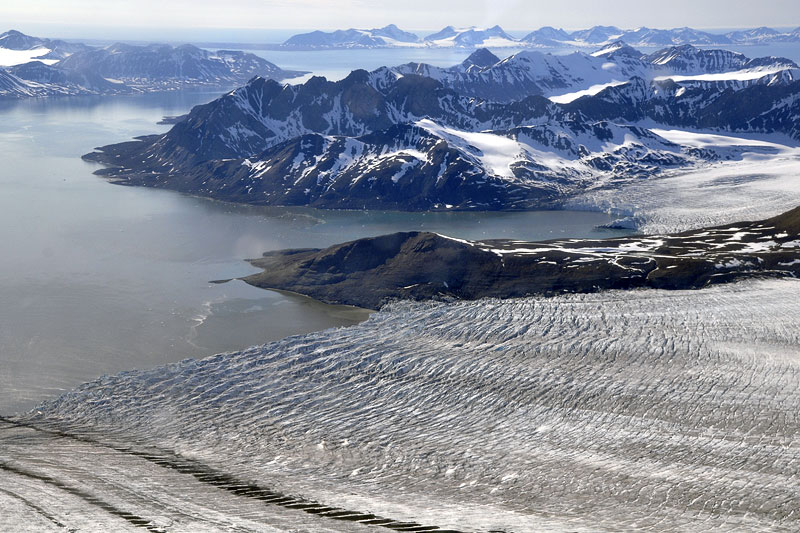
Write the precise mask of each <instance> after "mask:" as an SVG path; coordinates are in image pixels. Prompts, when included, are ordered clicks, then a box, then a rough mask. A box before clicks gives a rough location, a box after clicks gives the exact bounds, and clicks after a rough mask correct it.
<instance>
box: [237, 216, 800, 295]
mask: <svg viewBox="0 0 800 533" xmlns="http://www.w3.org/2000/svg"><path fill="white" fill-rule="evenodd" d="M251 263H252V264H253V265H254V266H256V267H259V268H263V269H264V272H262V273H260V274H254V275H252V276H249V277H247V278H244V280H245V281H247V282H248V283H250V284H253V285H255V286H258V287H263V288H273V289H282V290H290V291H294V292H298V293H301V294H305V295H308V296H311V297H313V298H316V299H318V300H321V301H324V302H329V303H340V304H351V305H357V306H361V307H366V308H371V309H377V308H379V307H380V306H381V305H382V304H383V303H385V302H387V301H389V300H392V299H414V300H424V299H430V298H440V297H455V298H462V299H468V300H472V299H477V298H484V297H499V298H510V297H519V296H528V295H534V294H557V293H564V292H594V291H597V290H605V289H630V288H636V287H651V288H663V289H696V288H700V287H705V286H708V285H711V284H716V283H724V282H729V281H733V280H738V279H742V278H746V277H797V276H798V275H800V208H796V209H794V210H792V211H789V212H787V213H784V214H783V215H779V216H777V217H774V218H771V219H768V220H763V221H758V222H744V223H739V224H730V225H726V226H720V227H715V228H707V229H703V230H697V231H688V232H684V233H679V234H674V235H651V236H632V237H622V238H615V239H606V240H582V239H569V240H560V241H548V242H542V243H529V242H518V241H505V240H497V241H484V242H479V241H475V242H473V241H464V240H460V239H452V238H450V237H445V236H442V235H438V234H434V233H420V232H411V233H395V234H392V235H384V236H381V237H374V238H367V239H359V240H357V241H352V242H348V243H344V244H340V245H336V246H332V247H330V248H326V249H324V250H319V249H299V250H287V251H278V252H267V253H265V254H264V257H262V258H260V259H254V260H252V261H251Z"/></svg>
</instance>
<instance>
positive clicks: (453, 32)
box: [279, 24, 800, 50]
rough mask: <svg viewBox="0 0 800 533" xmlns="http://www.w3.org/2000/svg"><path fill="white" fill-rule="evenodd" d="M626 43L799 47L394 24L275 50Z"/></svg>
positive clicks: (770, 36) (752, 36)
mask: <svg viewBox="0 0 800 533" xmlns="http://www.w3.org/2000/svg"><path fill="white" fill-rule="evenodd" d="M618 40H621V41H625V42H627V43H629V44H631V45H633V46H640V47H650V46H670V45H683V44H692V45H704V46H705V45H731V44H737V45H750V44H767V43H776V42H794V43H796V42H800V28H797V29H795V30H792V31H790V32H780V31H777V30H774V29H772V28H766V27H761V28H753V29H748V30H738V31H731V32H728V33H724V34H717V33H709V32H705V31H701V30H696V29H693V28H673V29H654V28H645V27H643V28H637V29H633V30H625V29H621V28H618V27H616V26H594V27H592V28H589V29H585V30H577V31H572V32H567V31H564V30H562V29H556V28H552V27H550V26H545V27H543V28H539V29H538V30H535V31H532V32H530V33H528V34H527V35H525V36H524V37H522V38H521V39H518V38H515V37H512V36H511V35H509V34H508V33H506V32H505V31H504V30H503V29H502V28H501V27H500V26H494V27H491V28H485V29H484V28H476V27H469V28H454V27H453V26H447V27H445V28H443V29H442V30H440V31H438V32H436V33H433V34H431V35H428V36H425V37H420V36H418V35H415V34H413V33H410V32H407V31H403V30H401V29H399V28H398V27H397V26H395V25H394V24H391V25H389V26H385V27H383V28H374V29H371V30H359V29H353V28H351V29H349V30H337V31H334V32H322V31H314V32H310V33H302V34H298V35H295V36H293V37H291V38H290V39H288V40H287V41H286V42H284V43H283V44H282V45H280V46H279V48H284V49H304V50H314V49H329V48H397V47H405V48H408V47H412V48H424V47H434V48H468V49H476V48H484V47H488V48H509V47H514V48H564V47H590V48H596V47H598V46H603V45H606V44H608V43H610V42H612V41H618Z"/></svg>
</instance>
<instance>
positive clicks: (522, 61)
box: [379, 41, 797, 103]
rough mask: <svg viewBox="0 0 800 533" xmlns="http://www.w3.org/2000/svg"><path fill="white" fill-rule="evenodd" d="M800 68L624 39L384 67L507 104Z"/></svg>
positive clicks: (484, 52)
mask: <svg viewBox="0 0 800 533" xmlns="http://www.w3.org/2000/svg"><path fill="white" fill-rule="evenodd" d="M796 68H797V65H796V64H795V63H794V62H792V61H790V60H788V59H784V58H775V57H768V58H758V59H749V58H747V57H745V56H744V55H742V54H738V53H735V52H728V51H725V50H702V49H699V48H695V47H693V46H691V45H684V46H679V47H670V48H666V49H664V50H661V51H658V52H656V53H654V54H652V55H649V56H648V55H645V54H643V53H641V52H639V51H637V50H636V49H634V48H632V47H631V46H628V45H627V44H626V43H624V42H622V41H614V42H612V43H610V44H609V45H607V46H605V47H604V48H602V49H600V50H597V51H596V52H593V53H591V54H586V53H584V52H573V53H572V54H567V55H554V54H550V53H544V52H540V51H535V50H524V51H522V52H518V53H516V54H514V55H512V56H509V57H507V58H505V59H503V60H500V59H498V58H497V56H495V55H494V54H492V53H491V52H489V51H488V50H487V49H479V50H477V51H476V52H474V53H473V54H472V55H471V56H469V57H468V58H467V59H466V60H465V61H464V62H463V63H461V64H459V65H455V66H453V67H449V68H442V67H435V66H431V65H427V64H420V63H408V64H405V65H400V66H397V67H393V68H391V69H382V70H386V71H389V72H391V73H392V74H394V76H402V75H407V74H417V75H421V76H427V77H430V78H433V79H435V80H437V81H439V82H441V83H442V84H443V85H444V86H446V87H449V88H451V89H453V90H455V91H456V92H459V93H461V94H465V95H469V96H476V97H479V98H483V99H487V100H494V101H500V102H507V101H512V100H518V99H521V98H525V97H526V96H530V95H545V96H548V97H550V98H551V99H553V101H555V102H558V103H567V102H570V101H572V100H574V99H576V98H579V97H580V96H585V95H587V94H596V93H597V92H599V91H600V90H602V89H604V88H606V87H611V86H614V85H619V84H621V83H623V82H625V81H627V80H629V79H631V78H632V77H640V78H644V79H648V80H649V79H654V78H666V77H675V76H677V75H681V76H688V75H706V74H722V73H728V72H730V73H733V72H736V73H737V74H735V75H733V74H732V75H731V76H732V77H736V76H738V77H748V76H749V77H751V78H760V77H762V76H765V75H767V74H774V73H777V72H781V71H789V70H793V69H796ZM379 70H381V69H379ZM385 75H388V74H385Z"/></svg>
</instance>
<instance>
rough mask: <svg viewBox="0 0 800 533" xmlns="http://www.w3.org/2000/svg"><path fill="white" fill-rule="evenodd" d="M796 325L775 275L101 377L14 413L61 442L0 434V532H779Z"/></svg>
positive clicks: (410, 324) (512, 309)
mask: <svg viewBox="0 0 800 533" xmlns="http://www.w3.org/2000/svg"><path fill="white" fill-rule="evenodd" d="M798 314H800V282H798V281H794V280H780V281H754V282H746V283H738V284H732V285H726V286H718V287H714V288H710V289H706V290H702V291H675V292H663V291H633V292H608V293H602V294H590V295H570V296H561V297H555V298H527V299H517V300H506V301H494V300H490V301H481V302H457V303H430V304H407V303H401V304H395V305H392V306H390V307H388V308H386V309H385V310H383V311H381V312H379V313H376V314H374V315H372V317H371V318H370V319H369V320H368V321H367V322H365V323H363V324H360V325H358V326H352V327H349V328H339V329H330V330H326V331H323V332H320V333H312V334H308V335H304V336H295V337H289V338H287V339H285V340H282V341H278V342H274V343H271V344H267V345H264V346H257V347H253V348H250V349H247V350H244V351H241V352H235V353H228V354H221V355H217V356H214V357H211V358H208V359H204V360H199V361H198V360H187V361H185V362H183V363H180V364H174V365H170V366H167V367H164V368H159V369H155V370H150V371H141V372H127V373H123V374H120V375H118V376H115V377H104V378H101V379H99V380H97V381H95V382H92V383H89V384H87V385H85V386H83V387H81V388H80V389H79V390H77V391H75V392H72V393H69V394H67V395H66V396H63V397H62V398H60V399H58V400H55V401H51V402H48V403H45V404H44V405H42V406H41V407H40V409H39V410H38V411H36V412H33V413H31V414H30V415H28V416H27V417H25V418H22V419H19V420H18V422H35V425H36V427H38V428H48V429H51V430H54V431H64V432H66V433H52V432H48V431H43V430H41V429H39V430H33V429H31V428H28V427H25V426H15V425H12V424H11V423H9V422H3V423H2V425H0V428H2V432H0V439H2V446H0V450H2V452H0V467H1V468H3V469H4V470H5V471H4V475H3V476H0V505H1V506H2V508H4V509H15V510H16V512H15V513H12V514H8V513H3V514H2V515H0V516H5V518H0V526H1V527H2V528H4V529H9V528H11V529H15V528H22V529H25V528H26V527H28V528H33V529H34V530H47V529H48V528H50V529H52V530H58V529H59V528H60V527H62V526H64V527H80V528H83V527H86V526H87V525H88V526H90V529H91V528H94V530H104V529H114V530H125V529H126V528H129V529H138V528H140V527H146V528H148V529H150V530H151V531H160V530H169V531H200V530H219V529H230V530H236V529H239V528H252V529H256V530H263V531H272V530H281V531H282V530H287V529H288V530H294V531H360V530H361V529H363V527H364V526H362V525H360V524H361V523H370V522H369V521H370V520H373V521H374V520H378V521H380V520H385V522H384V523H385V524H388V525H387V526H386V527H389V526H391V525H392V524H400V525H398V526H397V527H396V528H390V529H395V530H405V531H426V530H427V531H431V530H433V529H432V528H433V527H434V526H436V527H439V528H442V529H446V530H451V529H454V530H459V531H488V530H491V531H514V532H523V531H531V532H533V531H599V530H606V531H612V530H613V531H619V530H621V529H630V528H634V527H636V528H638V529H642V530H653V531H731V530H746V531H762V530H763V531H792V530H796V529H797V528H798V527H800V516H798V513H799V512H800V511H799V510H800V486H798V484H797V482H796V480H797V475H798V468H799V467H800V442H799V441H798V437H797V435H798V429H800V420H799V419H798V412H800V409H799V408H800V404H799V400H798V396H797V394H796V390H797V386H798V383H799V382H800V357H799V356H800V348H798V346H800V330H798V329H797V327H796V325H797V322H796V317H797V316H798ZM43 449H44V450H47V453H42V450H43ZM198 472H199V473H198ZM65 487H66V488H67V490H65ZM12 489H13V493H14V495H13V496H12V495H11V492H10V491H11V490H12ZM259 491H261V492H259ZM64 494H67V497H65V496H64ZM270 494H276V495H277V496H270ZM22 499H24V500H26V501H20V500H22ZM270 501H271V502H277V503H270ZM87 502H88V504H87ZM26 503H28V504H30V505H38V506H41V507H43V508H45V509H47V510H48V513H50V515H49V516H46V515H38V514H35V513H33V512H30V507H27V509H28V511H29V512H26V505H25V504H26ZM315 503H317V505H316V507H315V506H314V504H315ZM323 505H324V506H328V507H333V508H336V509H338V510H331V511H329V512H328V514H329V515H332V516H325V513H313V512H310V511H309V512H305V513H304V512H300V509H304V508H305V509H310V510H311V511H313V510H314V509H324V508H325V507H323ZM292 506H294V509H292ZM109 509H111V510H113V511H114V512H108V511H109ZM337 513H338V514H337ZM348 513H349V514H348ZM34 515H35V517H36V518H35V519H36V520H38V522H34V521H32V520H33V516H34ZM337 516H338V517H339V518H342V517H345V518H347V517H350V518H351V519H350V520H341V519H337V518H336V517H337ZM376 517H377V518H376ZM9 518H10V519H11V520H12V521H11V523H10V524H9V523H8V520H9ZM29 519H30V520H31V521H28V520H29ZM4 522H5V523H4ZM372 523H375V522H372ZM409 523H413V524H416V526H417V528H416V529H414V526H402V524H409ZM34 524H35V526H34ZM406 528H409V529H406Z"/></svg>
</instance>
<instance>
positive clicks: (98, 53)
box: [0, 30, 305, 98]
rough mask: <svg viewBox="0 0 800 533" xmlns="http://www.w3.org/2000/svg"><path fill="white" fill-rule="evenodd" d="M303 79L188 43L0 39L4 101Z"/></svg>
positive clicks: (256, 60) (13, 34)
mask: <svg viewBox="0 0 800 533" xmlns="http://www.w3.org/2000/svg"><path fill="white" fill-rule="evenodd" d="M301 74H305V73H303V72H296V71H287V70H283V69H281V68H279V67H278V66H276V65H275V64H273V63H270V62H269V61H267V60H265V59H263V58H261V57H258V56H256V55H254V54H250V53H246V52H241V51H229V50H218V51H216V52H209V51H207V50H203V49H200V48H197V47H196V46H192V45H188V44H187V45H182V46H177V47H174V46H170V45H166V44H152V45H147V46H133V45H128V44H114V45H111V46H109V47H106V48H94V47H90V46H87V45H85V44H80V43H66V42H64V41H56V40H50V39H40V38H38V37H30V36H28V35H24V34H22V33H20V32H18V31H14V30H11V31H8V32H6V33H3V34H0V98H24V97H30V96H38V97H41V96H55V95H79V94H121V93H129V92H149V91H160V90H171V89H176V88H185V87H191V86H199V85H213V86H228V87H235V86H237V85H241V84H243V83H245V82H247V80H249V79H250V78H252V77H253V76H262V77H265V78H270V79H277V80H283V79H287V78H292V77H296V76H299V75H301Z"/></svg>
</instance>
